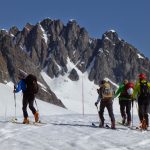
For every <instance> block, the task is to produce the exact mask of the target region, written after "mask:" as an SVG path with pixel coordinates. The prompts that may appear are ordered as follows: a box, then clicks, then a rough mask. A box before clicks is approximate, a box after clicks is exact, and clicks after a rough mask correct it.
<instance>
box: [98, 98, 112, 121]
mask: <svg viewBox="0 0 150 150" xmlns="http://www.w3.org/2000/svg"><path fill="white" fill-rule="evenodd" d="M105 107H106V108H107V110H108V114H109V117H110V119H111V122H115V117H114V113H113V102H112V100H101V102H100V111H99V115H100V119H101V122H104V109H105Z"/></svg>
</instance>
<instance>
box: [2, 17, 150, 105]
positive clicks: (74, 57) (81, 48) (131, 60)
mask: <svg viewBox="0 0 150 150" xmlns="http://www.w3.org/2000/svg"><path fill="white" fill-rule="evenodd" d="M68 60H69V61H70V62H72V64H74V65H75V66H76V68H77V69H79V70H80V71H81V72H82V73H84V72H88V75H89V80H91V81H94V82H95V83H96V84H98V83H99V81H100V80H102V79H103V78H104V77H108V78H110V79H111V80H113V81H114V82H116V83H118V82H121V81H122V80H123V79H125V78H126V79H129V80H135V79H136V78H137V75H138V74H139V73H140V72H145V73H146V74H148V73H149V71H148V70H150V61H149V59H148V58H146V57H145V56H144V55H143V54H141V53H140V52H139V50H138V49H136V48H135V47H134V46H132V45H131V44H129V43H127V42H126V41H124V40H123V39H121V38H120V37H119V36H118V34H117V33H116V32H115V31H113V30H110V31H107V32H105V33H104V34H103V35H102V37H101V38H99V39H95V38H91V37H90V36H89V34H88V32H87V31H86V29H85V28H83V27H80V26H79V25H78V23H77V22H76V21H75V20H70V21H69V22H68V23H67V24H66V25H64V23H63V22H61V21H60V20H51V19H49V18H48V19H44V20H43V21H41V22H39V23H37V24H36V25H31V24H29V23H27V24H26V25H25V27H24V28H23V30H22V31H20V30H19V29H18V28H17V27H15V26H14V27H12V28H11V29H10V30H9V31H6V30H0V82H4V81H10V80H11V81H13V82H14V83H17V82H18V72H19V71H20V70H22V71H24V72H26V73H33V74H35V75H36V76H37V77H38V81H39V82H41V83H42V84H43V85H44V86H45V87H46V89H47V92H45V91H43V90H42V88H41V92H40V93H39V95H38V96H39V98H40V97H41V98H43V97H44V100H45V101H49V102H50V103H53V104H56V105H60V106H62V107H64V105H63V104H62V102H61V101H60V100H59V99H58V98H57V97H56V95H55V94H54V93H53V92H52V91H51V90H50V88H49V87H48V86H47V84H46V83H45V82H44V80H43V79H42V77H41V74H40V72H41V71H42V70H44V71H45V72H46V73H47V74H48V75H49V76H50V77H51V78H54V77H56V78H57V77H58V76H60V75H62V76H63V75H64V74H66V73H68V67H67V64H68ZM68 77H69V78H70V79H71V80H72V81H77V80H79V75H78V73H77V71H76V69H75V68H72V71H71V72H70V74H69V76H68Z"/></svg>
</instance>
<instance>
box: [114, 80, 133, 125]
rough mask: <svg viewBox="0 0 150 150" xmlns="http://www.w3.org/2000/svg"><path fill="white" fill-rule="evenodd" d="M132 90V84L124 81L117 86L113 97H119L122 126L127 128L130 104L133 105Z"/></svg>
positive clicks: (129, 120)
mask: <svg viewBox="0 0 150 150" xmlns="http://www.w3.org/2000/svg"><path fill="white" fill-rule="evenodd" d="M133 88H134V84H133V83H132V82H128V80H126V79H125V80H124V81H123V83H122V84H121V85H120V86H119V88H118V90H117V91H116V93H115V96H114V98H115V97H117V96H118V95H119V105H120V113H121V117H122V124H123V125H127V126H130V125H131V103H132V104H133Z"/></svg>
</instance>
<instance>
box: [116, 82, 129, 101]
mask: <svg viewBox="0 0 150 150" xmlns="http://www.w3.org/2000/svg"><path fill="white" fill-rule="evenodd" d="M124 91H125V85H124V84H123V83H122V84H121V85H120V86H119V88H118V90H117V91H116V92H115V96H114V98H115V97H117V96H118V95H119V100H129V98H128V97H126V96H125V95H124V96H123V95H122V94H123V93H124Z"/></svg>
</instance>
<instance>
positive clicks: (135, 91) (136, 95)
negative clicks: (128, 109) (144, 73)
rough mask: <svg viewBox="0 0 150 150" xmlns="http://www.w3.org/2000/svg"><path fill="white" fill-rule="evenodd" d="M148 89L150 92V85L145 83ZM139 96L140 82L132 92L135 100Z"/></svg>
mask: <svg viewBox="0 0 150 150" xmlns="http://www.w3.org/2000/svg"><path fill="white" fill-rule="evenodd" d="M141 82H142V83H144V82H147V81H146V80H142V81H141ZM147 85H148V88H149V90H150V83H149V82H147ZM139 95H140V81H137V82H136V85H135V87H134V92H133V98H134V99H136V98H137V97H138V96H139Z"/></svg>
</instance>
